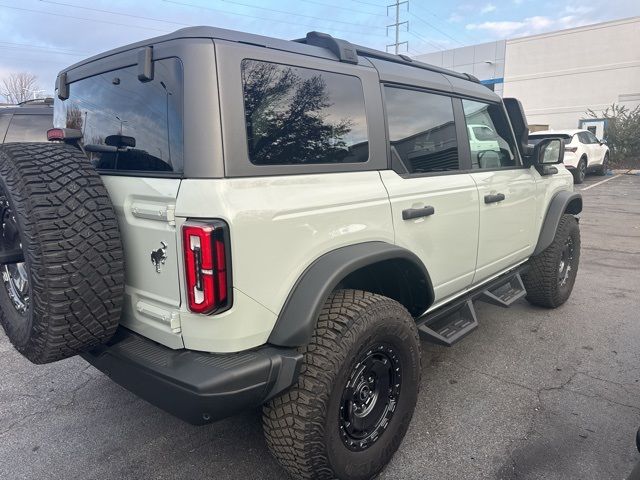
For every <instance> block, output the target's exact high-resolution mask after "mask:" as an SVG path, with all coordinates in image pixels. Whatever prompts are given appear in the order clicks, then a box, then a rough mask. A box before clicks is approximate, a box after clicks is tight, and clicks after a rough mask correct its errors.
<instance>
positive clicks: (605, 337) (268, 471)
mask: <svg viewBox="0 0 640 480" xmlns="http://www.w3.org/2000/svg"><path fill="white" fill-rule="evenodd" d="M605 178H606V179H610V180H608V181H607V182H605V183H602V184H599V185H595V184H596V183H597V182H600V181H602V179H603V177H588V179H587V182H586V183H585V184H583V185H581V186H579V189H585V188H586V190H584V191H583V192H582V193H583V195H584V201H585V208H584V212H583V215H582V219H581V222H580V224H581V230H582V256H581V264H580V271H579V274H578V279H577V282H576V286H575V289H574V292H573V295H572V297H571V298H570V300H569V301H568V303H567V304H566V305H564V306H563V307H562V308H560V309H558V310H555V311H550V310H545V309H540V308H534V307H532V306H530V305H528V304H527V303H526V302H525V301H521V302H518V303H517V304H516V305H515V306H514V307H512V308H511V309H501V308H499V307H494V306H490V305H485V304H478V305H477V310H478V318H479V321H480V324H481V325H480V328H479V329H478V330H477V331H476V332H475V333H474V334H472V335H471V336H469V337H467V338H466V339H465V340H463V341H462V342H460V343H459V344H457V345H456V346H454V347H453V348H445V347H437V346H432V345H429V344H427V343H425V344H424V357H423V372H422V377H423V380H422V387H421V389H422V390H421V394H420V398H419V402H418V406H417V409H416V413H415V415H414V419H413V422H412V425H411V427H410V429H409V432H408V434H407V437H406V438H405V440H404V443H403V444H402V446H401V447H400V450H399V451H398V453H397V454H396V456H395V457H394V459H393V461H392V462H391V464H390V465H389V466H388V468H387V469H386V470H385V472H384V473H383V474H382V475H381V478H383V479H421V480H424V479H440V478H456V479H476V478H497V479H514V478H518V479H522V478H524V479H534V478H536V479H538V478H544V479H568V478H576V479H578V478H579V479H598V480H600V479H605V478H624V476H625V475H626V474H627V473H628V472H629V471H630V470H631V469H632V466H633V463H634V462H635V461H637V460H638V458H639V457H640V455H639V454H638V453H637V452H636V450H635V446H634V435H635V430H636V429H637V427H638V426H640V348H638V347H639V346H640V176H637V175H636V176H631V175H621V176H618V177H615V178H611V177H605ZM0 478H2V479H98V478H99V479H112V478H113V479H116V478H117V479H140V478H149V479H150V478H153V479H174V478H188V479H190V480H197V479H243V480H249V479H282V478H285V474H284V473H283V471H282V470H281V469H280V468H279V467H278V465H277V464H276V463H275V461H274V460H272V459H271V457H270V456H269V452H268V451H267V448H266V445H265V443H264V441H263V439H262V428H261V424H260V412H259V411H257V410H256V411H252V412H247V413H245V414H243V415H239V416H236V417H234V418H231V419H227V420H225V421H221V422H219V423H216V424H213V425H209V426H206V427H192V426H190V425H187V424H185V423H182V422H181V421H179V420H177V419H175V418H173V417H171V416H170V415H168V414H165V413H163V412H162V411H160V410H158V409H156V408H155V407H152V406H151V405H149V404H147V403H146V402H144V401H142V400H140V399H138V398H137V397H135V396H134V395H132V394H130V393H128V392H127V391H125V390H124V389H122V388H121V387H119V386H117V385H116V384H114V383H112V382H111V381H110V380H109V379H108V378H107V377H105V376H103V375H102V374H101V373H99V372H98V371H96V370H94V369H93V368H92V367H90V366H89V365H88V364H86V363H84V362H83V361H82V360H80V359H78V358H73V359H69V360H65V361H63V362H59V363H56V364H51V365H46V366H35V365H32V364H30V363H29V362H28V361H27V360H25V359H23V358H22V357H21V356H20V355H19V354H18V353H17V352H15V351H14V350H13V348H12V347H11V346H10V344H9V342H8V340H7V338H6V337H5V336H4V335H3V334H0Z"/></svg>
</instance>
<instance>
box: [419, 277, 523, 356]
mask: <svg viewBox="0 0 640 480" xmlns="http://www.w3.org/2000/svg"><path fill="white" fill-rule="evenodd" d="M522 271H523V269H516V270H513V271H511V272H509V273H506V274H505V275H502V276H501V277H498V278H496V279H495V280H492V281H491V282H489V283H488V284H486V285H483V286H481V287H480V288H478V289H475V290H471V291H470V292H468V293H467V294H465V295H463V296H462V297H460V298H457V299H456V300H455V301H453V302H452V303H450V304H447V305H444V306H443V307H440V308H438V309H437V310H434V311H433V312H430V313H428V314H427V315H424V316H423V317H420V318H419V319H418V320H417V326H418V331H419V332H420V336H422V338H424V339H425V340H427V341H430V342H433V343H436V344H438V345H445V346H447V347H450V346H451V345H453V344H454V343H456V342H458V341H460V340H462V339H463V338H464V337H466V336H467V335H468V334H469V333H471V332H472V331H473V330H475V329H476V328H477V327H478V319H477V317H476V311H475V308H474V307H473V302H474V300H481V301H484V302H487V303H491V304H493V305H498V306H501V307H509V306H511V305H512V304H513V303H514V302H516V301H517V300H519V299H521V298H522V297H524V296H525V295H526V294H527V291H526V290H525V288H524V284H523V283H522V278H521V277H520V272H522Z"/></svg>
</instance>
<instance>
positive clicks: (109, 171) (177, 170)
mask: <svg viewBox="0 0 640 480" xmlns="http://www.w3.org/2000/svg"><path fill="white" fill-rule="evenodd" d="M157 53H158V52H157ZM126 65H127V63H125V66H123V67H122V68H115V69H113V70H109V71H107V72H103V73H96V74H95V75H93V76H85V77H82V78H80V79H79V80H77V81H73V82H72V83H70V84H69V89H68V98H67V99H59V98H57V99H56V102H55V105H54V124H55V126H56V127H66V128H73V129H76V130H80V131H81V132H82V133H83V139H82V143H83V148H84V150H85V151H86V153H87V157H88V161H90V162H91V163H92V164H93V165H94V166H95V167H96V168H97V169H98V171H99V172H100V173H101V175H102V178H103V180H104V183H105V185H106V187H107V190H108V191H109V195H110V197H111V201H112V203H113V205H114V207H115V210H116V214H117V216H118V222H119V226H120V233H121V236H122V243H123V247H124V253H125V269H126V277H125V280H126V288H125V296H126V298H125V305H124V311H123V316H122V320H121V323H122V324H123V325H125V326H126V327H128V328H130V329H131V330H134V331H136V332H138V333H140V334H141V335H144V336H145V337H148V338H150V339H152V340H155V341H157V342H159V343H162V344H164V345H166V346H168V347H170V348H183V346H184V345H183V342H182V335H181V334H180V314H179V308H180V303H181V298H180V277H179V273H178V261H179V260H180V258H181V256H179V255H178V247H177V244H178V239H177V235H176V226H175V220H174V211H175V204H176V198H177V195H178V190H179V188H180V183H181V181H182V180H181V177H182V173H183V165H184V162H183V157H184V128H183V103H184V101H183V90H184V88H183V84H184V80H183V66H182V62H181V61H180V60H179V59H178V58H175V57H169V58H161V59H159V60H155V61H154V62H153V69H152V72H153V74H152V77H153V78H151V79H144V81H141V80H140V77H139V76H138V69H137V66H136V65H133V66H131V65H130V64H129V65H130V66H126ZM98 66H99V65H98Z"/></svg>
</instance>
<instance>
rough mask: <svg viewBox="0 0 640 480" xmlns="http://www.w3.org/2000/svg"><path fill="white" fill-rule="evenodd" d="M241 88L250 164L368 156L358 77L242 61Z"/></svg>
mask: <svg viewBox="0 0 640 480" xmlns="http://www.w3.org/2000/svg"><path fill="white" fill-rule="evenodd" d="M242 87H243V92H244V108H245V121H246V129H247V142H248V147H249V160H251V163H253V164H255V165H294V164H319V163H352V162H366V161H367V159H368V158H369V143H368V136H367V122H366V114H365V108H364V91H363V89H362V82H361V81H360V79H359V78H357V77H353V76H349V75H341V74H338V73H330V72H323V71H321V70H313V69H309V68H301V67H294V66H289V65H281V64H276V63H268V62H261V61H257V60H243V61H242Z"/></svg>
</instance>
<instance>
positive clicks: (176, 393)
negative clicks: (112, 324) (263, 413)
mask: <svg viewBox="0 0 640 480" xmlns="http://www.w3.org/2000/svg"><path fill="white" fill-rule="evenodd" d="M82 357H83V358H84V359H85V360H86V361H88V362H89V363H90V364H92V365H93V366H94V367H96V368H97V369H98V370H100V371H102V372H103V373H105V374H106V375H108V376H109V377H111V379H112V380H113V381H115V382H116V383H118V384H120V385H122V386H123V387H124V388H126V389H127V390H129V391H131V392H133V393H135V394H136V395H138V396H139V397H141V398H143V399H145V400H147V401H148V402H149V403H152V404H153V405H156V406H157V407H159V408H161V409H163V410H166V411H167V412H169V413H171V414H173V415H175V416H177V417H179V418H181V419H183V420H185V421H187V422H189V423H192V424H194V425H202V424H205V423H209V422H212V421H214V420H219V419H221V418H224V417H228V416H230V415H233V414H235V413H238V412H240V411H242V410H245V409H247V408H253V407H257V406H259V405H261V404H262V403H264V402H265V401H266V400H268V399H270V398H272V397H274V396H275V395H277V394H278V393H280V392H282V391H283V390H286V389H287V388H288V387H290V386H291V385H293V383H294V382H295V381H296V379H297V376H298V372H299V370H300V364H301V362H302V355H301V354H300V353H298V352H297V351H296V350H295V349H290V348H276V347H271V346H265V347H261V348H259V349H256V350H252V351H246V352H240V353H233V354H211V353H203V352H196V351H192V350H172V349H170V348H167V347H164V346H162V345H160V344H158V343H155V342H153V341H151V340H149V339H147V338H145V337H142V336H140V335H138V334H136V333H133V332H131V331H130V330H128V329H126V328H124V327H120V328H119V329H118V332H117V333H116V335H115V336H114V338H113V339H112V340H111V341H110V342H109V344H107V345H103V346H100V347H98V348H96V349H94V350H91V351H90V352H86V353H83V354H82Z"/></svg>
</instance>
